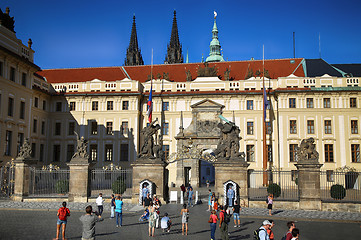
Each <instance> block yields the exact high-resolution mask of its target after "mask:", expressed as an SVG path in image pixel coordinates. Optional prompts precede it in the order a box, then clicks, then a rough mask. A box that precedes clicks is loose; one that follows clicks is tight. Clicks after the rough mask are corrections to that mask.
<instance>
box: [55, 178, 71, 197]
mask: <svg viewBox="0 0 361 240" xmlns="http://www.w3.org/2000/svg"><path fill="white" fill-rule="evenodd" d="M55 191H56V193H59V194H65V193H68V192H69V181H68V180H59V181H57V182H56V184H55Z"/></svg>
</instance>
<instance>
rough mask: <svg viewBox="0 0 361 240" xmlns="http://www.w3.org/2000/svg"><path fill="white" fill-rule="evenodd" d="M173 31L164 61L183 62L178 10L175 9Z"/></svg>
mask: <svg viewBox="0 0 361 240" xmlns="http://www.w3.org/2000/svg"><path fill="white" fill-rule="evenodd" d="M173 14H174V16H173V25H172V32H171V36H170V42H169V44H168V46H167V55H166V56H165V60H164V63H183V55H182V45H181V44H180V42H179V35H178V25H177V16H176V11H175V10H174V13H173Z"/></svg>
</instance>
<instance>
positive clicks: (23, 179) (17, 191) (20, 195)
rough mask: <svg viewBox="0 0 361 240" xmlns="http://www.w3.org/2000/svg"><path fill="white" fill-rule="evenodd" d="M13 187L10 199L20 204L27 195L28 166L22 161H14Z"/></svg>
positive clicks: (28, 185)
mask: <svg viewBox="0 0 361 240" xmlns="http://www.w3.org/2000/svg"><path fill="white" fill-rule="evenodd" d="M14 163H15V185H14V195H13V196H12V199H13V200H14V201H17V202H22V201H23V200H24V197H26V196H28V195H29V187H30V166H29V164H28V163H27V162H26V161H24V159H19V158H17V159H15V161H14Z"/></svg>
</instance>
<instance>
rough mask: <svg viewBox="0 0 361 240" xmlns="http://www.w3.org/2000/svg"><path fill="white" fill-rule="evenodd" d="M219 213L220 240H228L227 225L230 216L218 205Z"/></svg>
mask: <svg viewBox="0 0 361 240" xmlns="http://www.w3.org/2000/svg"><path fill="white" fill-rule="evenodd" d="M219 209H220V210H221V212H220V213H219V228H220V230H221V237H222V240H229V237H228V223H229V221H230V216H229V214H227V212H226V210H225V209H224V208H223V206H222V205H219Z"/></svg>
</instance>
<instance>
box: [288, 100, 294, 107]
mask: <svg viewBox="0 0 361 240" xmlns="http://www.w3.org/2000/svg"><path fill="white" fill-rule="evenodd" d="M288 106H289V108H296V98H290V99H289V105H288Z"/></svg>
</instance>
